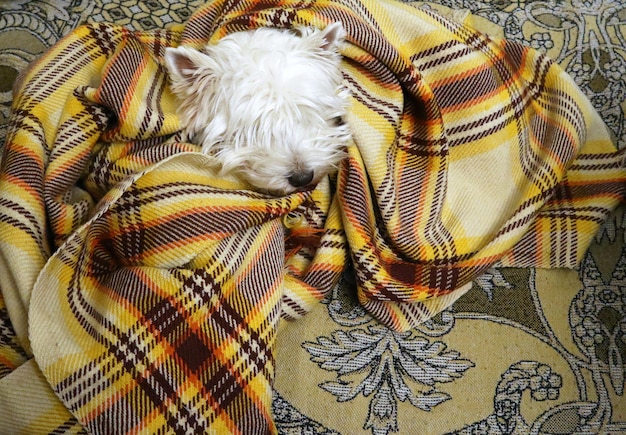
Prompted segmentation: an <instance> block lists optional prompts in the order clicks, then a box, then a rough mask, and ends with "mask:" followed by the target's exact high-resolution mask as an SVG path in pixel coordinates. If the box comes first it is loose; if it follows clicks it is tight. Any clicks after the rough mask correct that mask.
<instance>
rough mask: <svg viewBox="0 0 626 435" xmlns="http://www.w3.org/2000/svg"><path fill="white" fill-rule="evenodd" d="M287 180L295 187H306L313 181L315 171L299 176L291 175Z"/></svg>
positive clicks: (299, 173)
mask: <svg viewBox="0 0 626 435" xmlns="http://www.w3.org/2000/svg"><path fill="white" fill-rule="evenodd" d="M287 180H288V181H289V184H291V185H292V186H293V187H304V186H306V185H307V184H309V183H310V182H311V181H313V171H303V172H298V173H297V174H291V175H290V176H289V178H287Z"/></svg>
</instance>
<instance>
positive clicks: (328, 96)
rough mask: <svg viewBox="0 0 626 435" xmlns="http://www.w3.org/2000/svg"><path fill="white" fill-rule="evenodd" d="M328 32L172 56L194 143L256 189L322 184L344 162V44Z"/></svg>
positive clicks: (335, 31) (227, 40)
mask: <svg viewBox="0 0 626 435" xmlns="http://www.w3.org/2000/svg"><path fill="white" fill-rule="evenodd" d="M344 35H345V31H344V29H343V27H342V25H341V23H334V24H331V25H329V26H327V27H326V28H325V29H324V30H317V29H312V28H308V27H307V28H301V29H297V30H295V31H293V30H292V31H287V30H278V29H269V28H261V29H257V30H253V31H247V32H238V33H233V34H231V35H228V36H225V37H224V38H222V39H221V40H220V41H219V42H218V43H217V44H215V45H208V46H206V47H205V48H204V50H203V51H202V52H200V51H197V50H194V49H191V48H187V47H179V48H168V49H167V51H166V54H165V64H166V66H167V69H168V71H169V74H170V78H171V81H172V91H173V92H174V93H175V95H176V96H177V97H178V99H179V103H180V106H179V116H180V117H181V120H182V122H183V123H185V125H186V132H187V134H188V135H189V137H191V138H192V140H193V141H194V142H196V143H198V144H200V145H202V150H203V151H204V152H206V153H208V154H211V155H213V156H215V158H216V159H217V160H218V161H219V163H220V164H221V166H222V169H223V171H225V172H235V173H237V174H238V175H239V176H240V177H242V178H244V179H245V180H246V181H247V182H248V183H250V184H251V185H252V186H253V187H254V188H256V189H259V190H262V191H266V192H270V193H274V194H284V193H289V192H293V191H295V190H298V189H302V188H306V187H308V186H310V185H313V184H315V183H317V182H318V181H319V180H320V179H321V178H322V177H324V176H326V175H327V174H328V173H329V172H331V171H332V170H334V169H335V168H336V166H337V165H338V163H339V162H340V161H341V159H342V158H343V157H344V155H345V152H344V149H345V146H346V144H347V142H348V141H349V138H350V132H349V129H348V126H347V125H346V124H345V123H344V119H345V114H346V111H347V108H348V94H347V91H346V90H345V89H344V88H343V87H342V81H343V78H342V74H341V71H340V68H339V65H340V61H341V56H340V54H339V53H338V46H339V45H340V44H341V43H342V41H343V38H344Z"/></svg>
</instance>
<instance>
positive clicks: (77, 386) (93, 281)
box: [0, 0, 626, 434]
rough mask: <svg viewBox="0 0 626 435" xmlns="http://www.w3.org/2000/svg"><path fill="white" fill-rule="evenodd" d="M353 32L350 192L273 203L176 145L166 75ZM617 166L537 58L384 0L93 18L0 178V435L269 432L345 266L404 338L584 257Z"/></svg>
mask: <svg viewBox="0 0 626 435" xmlns="http://www.w3.org/2000/svg"><path fill="white" fill-rule="evenodd" d="M333 21H341V22H343V24H344V27H345V28H346V29H347V33H348V44H346V47H345V48H344V50H343V53H342V54H343V56H344V59H345V61H344V63H343V68H344V70H343V71H344V75H345V80H346V83H347V84H348V87H349V89H350V91H351V93H352V106H351V111H350V116H349V119H348V122H349V124H350V125H351V127H352V130H353V133H354V144H353V145H351V146H350V148H349V150H348V153H349V157H348V158H347V159H346V161H345V163H344V165H343V166H342V167H341V169H340V171H339V174H338V176H337V178H336V180H330V179H329V180H325V181H324V182H322V183H321V184H320V185H319V186H318V187H317V188H316V189H315V190H314V191H312V192H304V193H295V194H292V195H290V196H287V197H284V198H269V197H266V196H263V195H261V194H257V193H254V192H251V191H247V190H245V189H244V187H245V186H242V185H241V184H240V183H239V182H238V181H237V180H229V179H220V178H219V177H216V176H215V174H214V173H213V172H212V170H211V169H209V166H208V165H207V162H206V160H205V159H206V157H204V156H203V155H202V154H200V153H198V152H197V151H198V150H197V147H196V146H194V145H192V144H188V143H184V142H180V141H179V139H180V135H179V133H178V132H179V130H180V125H179V122H178V120H177V118H176V116H175V101H174V98H173V96H172V94H171V93H170V91H169V89H168V84H167V77H166V74H165V69H164V68H163V66H162V63H163V62H162V61H163V54H164V49H165V47H167V46H173V45H178V44H186V45H190V46H195V47H200V46H202V45H203V44H205V43H206V42H207V41H215V40H217V39H219V38H221V37H222V36H224V35H225V34H228V33H229V32H234V31H240V30H246V29H250V28H256V27H260V26H278V27H290V26H293V25H301V24H305V25H313V26H318V27H324V26H325V25H327V24H328V23H329V22H333ZM625 184H626V170H625V169H624V153H618V152H617V151H616V149H615V147H614V146H613V145H612V142H611V140H610V137H609V135H608V133H607V130H606V128H605V127H604V125H603V123H602V121H601V120H600V119H599V117H598V116H597V115H596V113H595V112H594V111H593V110H592V108H591V106H590V104H589V102H588V101H587V100H586V99H585V98H584V96H583V95H582V94H581V93H580V91H579V90H578V89H577V88H576V86H575V85H574V84H573V82H572V80H570V79H569V77H568V76H567V75H566V74H565V73H564V72H563V71H561V70H560V69H559V68H558V67H557V66H556V65H554V64H553V63H552V62H551V61H550V60H549V59H547V58H546V57H545V56H543V55H542V54H540V53H538V52H536V51H533V50H531V49H528V48H526V47H522V46H520V45H518V44H515V43H512V42H508V41H505V40H498V39H493V38H489V37H487V36H486V35H484V34H481V33H479V32H477V31H475V30H472V29H471V28H468V27H465V26H464V25H462V24H460V23H457V22H455V21H452V20H449V19H447V18H444V17H442V16H440V15H437V14H436V13H433V12H429V11H426V10H421V9H417V8H414V7H412V6H409V5H405V4H400V3H396V2H392V1H385V0H337V1H306V0H304V1H295V0H285V1H281V2H264V1H253V0H249V1H239V2H238V1H226V0H216V1H213V2H209V3H208V4H206V5H205V6H204V7H202V8H201V9H200V10H198V11H197V12H196V13H195V14H194V15H193V16H192V17H191V19H190V20H189V22H188V23H187V24H186V25H185V26H184V27H181V28H173V29H169V30H163V31H158V32H147V33H134V32H130V31H128V30H127V29H124V28H121V27H116V26H112V25H104V24H102V25H89V26H84V27H81V28H79V29H77V30H76V31H74V32H73V33H71V34H70V35H69V36H67V37H66V38H65V39H63V40H62V41H60V42H59V43H58V44H57V45H56V46H54V47H53V48H52V50H50V51H49V52H48V53H47V54H46V55H45V56H44V57H43V58H42V59H41V60H40V61H39V62H38V63H36V64H35V65H34V66H32V67H31V69H30V70H29V71H28V73H27V74H26V76H25V77H24V80H23V81H22V84H21V85H20V87H19V88H18V89H17V92H16V97H15V103H14V111H13V114H12V118H11V123H10V131H9V134H8V139H7V142H6V146H5V149H4V155H3V158H2V168H1V172H0V285H1V290H2V299H1V300H0V303H3V304H5V306H6V308H7V309H8V312H9V314H10V317H11V321H12V324H13V327H14V332H12V331H0V332H2V337H3V340H2V341H0V343H2V346H0V377H1V378H2V379H1V380H0V403H2V406H1V407H0V432H2V433H9V432H11V433H12V432H24V433H43V432H53V431H65V432H82V431H84V430H87V431H89V432H94V433H106V434H112V433H125V432H131V433H166V432H171V433H189V432H192V433H203V432H208V433H220V434H221V433H242V434H257V433H258V434H264V433H273V432H275V431H276V428H275V426H274V424H273V422H272V416H271V412H270V400H271V384H272V380H273V377H274V354H273V349H274V341H275V339H276V329H277V323H278V321H279V317H280V315H281V314H282V316H283V317H286V318H297V317H299V316H301V315H303V314H304V313H306V312H307V311H308V310H309V309H310V308H311V306H312V305H313V304H314V303H315V302H317V301H319V300H320V299H322V298H323V297H324V296H325V295H326V294H327V293H328V292H329V290H330V289H332V288H333V286H335V285H336V284H337V282H338V280H339V279H340V277H341V275H342V273H344V271H345V270H346V267H347V263H348V262H349V261H350V260H351V263H352V267H353V269H354V273H355V276H356V281H357V285H358V298H359V301H360V302H361V303H362V304H363V306H364V307H365V308H366V309H367V310H369V311H370V312H371V313H373V314H374V315H375V316H376V317H377V318H378V319H379V320H380V321H381V322H383V323H385V324H386V325H388V326H390V327H393V328H395V329H398V330H403V329H407V328H409V327H411V326H412V325H415V324H416V323H418V322H421V321H424V320H425V319H428V318H429V317H431V316H432V315H434V314H436V313H437V312H439V311H440V310H441V309H443V308H445V307H447V306H449V305H450V304H451V303H452V302H453V301H454V300H455V299H456V298H458V297H459V296H460V295H462V294H463V292H464V290H466V289H467V288H468V286H469V285H470V283H471V280H472V279H473V278H474V277H476V276H477V275H479V274H480V273H482V272H483V271H484V270H485V269H486V268H489V267H491V266H494V265H502V266H539V267H564V266H565V267H573V266H575V265H576V264H577V262H578V261H579V260H580V258H581V257H582V254H583V253H584V251H585V249H586V247H587V244H588V242H589V241H590V238H591V237H592V236H593V235H594V233H595V232H596V230H597V228H598V226H599V225H600V223H601V222H602V220H603V219H604V217H605V216H606V214H607V213H608V212H609V211H610V210H611V209H612V208H613V207H614V206H615V205H616V204H617V203H618V202H619V201H620V200H623V198H624V194H625Z"/></svg>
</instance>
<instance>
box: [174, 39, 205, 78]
mask: <svg viewBox="0 0 626 435" xmlns="http://www.w3.org/2000/svg"><path fill="white" fill-rule="evenodd" d="M207 57H208V56H207V55H205V54H203V53H200V52H199V51H198V50H194V49H193V48H187V47H178V48H171V47H168V48H166V49H165V57H164V59H165V66H166V67H167V69H168V71H169V73H170V75H171V76H172V77H173V78H176V79H179V80H180V79H182V80H190V79H192V78H193V77H194V76H195V75H196V74H197V71H198V69H200V68H201V67H202V66H204V65H205V64H206V58H207Z"/></svg>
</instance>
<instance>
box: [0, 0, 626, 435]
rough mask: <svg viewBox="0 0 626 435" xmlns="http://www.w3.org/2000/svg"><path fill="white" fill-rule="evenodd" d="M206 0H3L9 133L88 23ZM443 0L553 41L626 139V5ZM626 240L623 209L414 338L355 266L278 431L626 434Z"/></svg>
mask: <svg viewBox="0 0 626 435" xmlns="http://www.w3.org/2000/svg"><path fill="white" fill-rule="evenodd" d="M201 3H203V2H202V1H200V0H194V1H175V0H147V1H130V0H119V1H110V2H109V1H104V0H98V1H95V2H89V1H85V0H55V1H52V0H41V1H27V0H11V1H4V2H0V41H1V42H2V43H1V44H0V143H2V142H3V141H4V136H5V130H4V129H5V126H6V120H7V118H8V115H9V110H10V104H11V86H12V83H13V82H14V80H15V79H16V78H17V76H18V73H19V71H21V70H23V69H24V68H25V67H26V65H27V64H28V63H29V62H30V61H32V60H33V59H35V58H36V57H37V56H38V55H39V54H40V53H41V52H43V51H44V50H45V49H46V48H47V47H49V46H51V45H52V44H54V43H55V42H56V41H57V40H58V39H59V38H61V37H62V36H63V35H65V34H67V33H68V32H69V31H70V30H72V29H73V28H75V27H76V26H77V25H78V24H80V23H82V22H85V21H110V22H116V23H118V24H122V25H125V26H128V27H129V28H132V29H151V28H157V27H164V26H169V25H172V24H174V23H182V22H184V21H185V20H186V19H187V18H188V17H189V15H190V13H191V11H193V9H194V8H195V7H197V6H198V5H199V4H201ZM437 3H439V4H441V5H443V6H447V7H451V8H454V9H468V10H470V11H471V12H472V13H473V14H475V15H476V16H478V17H481V18H483V19H485V20H488V21H490V22H492V23H494V24H496V25H497V26H499V27H501V28H502V29H503V31H504V35H505V36H506V37H507V38H509V39H511V40H514V41H519V42H522V43H525V44H528V45H530V46H531V47H533V48H536V49H538V50H541V51H544V52H546V53H547V54H548V55H549V56H550V57H552V58H553V59H555V60H556V61H557V62H558V63H559V64H560V65H562V66H563V67H564V68H565V69H566V71H568V72H569V73H570V74H571V75H572V77H574V80H575V81H576V83H577V84H578V85H579V86H580V87H581V89H582V90H583V91H584V92H585V93H586V94H587V95H588V96H589V98H590V100H591V101H592V103H593V104H594V106H595V108H596V109H597V110H598V111H599V112H600V114H601V115H602V117H603V119H604V120H605V122H606V123H607V125H608V127H609V128H610V129H611V131H612V132H613V134H614V136H615V140H616V143H617V144H618V146H619V147H620V148H625V147H626V119H625V114H626V103H625V101H626V4H624V3H623V2H621V1H619V0H553V1H532V0H518V1H504V0H497V1H491V0H485V1H481V0H440V1H438V2H437ZM9 41H19V43H18V44H16V43H9ZM625 242H626V213H624V211H623V207H622V209H621V210H619V211H618V212H617V213H616V214H615V215H614V216H612V217H611V218H610V219H609V220H608V221H607V222H606V224H605V226H604V227H603V229H602V230H601V232H600V233H599V234H598V236H597V238H596V243H595V244H594V245H593V246H592V247H591V249H590V250H589V253H588V254H587V256H586V258H585V260H584V262H583V263H582V265H581V267H580V270H579V271H578V272H566V271H551V272H546V271H542V270H534V269H500V270H490V271H488V273H486V274H485V275H483V276H482V277H481V278H479V279H477V280H476V281H475V283H474V288H473V289H472V290H471V291H470V292H469V293H468V294H467V295H466V296H465V297H463V298H462V299H461V300H459V301H458V302H457V303H456V304H455V305H454V306H452V307H451V308H449V309H448V310H446V311H444V312H442V313H440V314H439V315H438V316H436V317H435V318H433V319H431V320H430V321H428V322H426V323H425V324H423V325H421V326H420V327H418V328H415V329H414V330H412V331H410V332H408V333H405V334H400V333H396V332H393V331H391V330H389V329H387V328H385V327H383V326H381V325H379V324H378V323H377V322H376V321H375V320H374V319H372V318H371V317H370V316H369V315H367V314H366V312H365V311H364V309H363V308H362V307H361V306H360V305H359V304H358V303H357V302H356V300H354V296H353V294H354V292H353V289H352V286H353V285H354V283H353V282H351V278H350V275H349V274H348V275H346V278H345V279H344V281H343V284H342V285H341V286H340V287H338V288H337V289H336V290H335V292H334V293H333V295H332V297H331V298H329V299H328V300H326V301H325V303H324V305H323V306H320V307H319V309H317V310H316V311H314V312H312V313H311V314H309V315H308V316H307V317H305V318H304V319H301V320H299V321H297V322H294V323H293V324H290V325H289V327H288V328H283V329H282V330H281V334H282V335H279V356H278V361H277V366H278V367H277V370H278V374H277V384H276V394H275V397H274V403H273V413H274V418H275V420H276V424H277V426H278V429H279V433H281V434H304V433H307V434H309V433H310V434H329V435H330V434H333V435H335V434H342V433H343V434H348V433H350V434H353V433H363V434H369V433H371V434H390V433H401V434H404V433H426V434H428V433H432V434H441V433H462V434H470V433H472V434H476V433H478V434H483V433H485V434H486V433H493V434H514V433H537V434H539V433H546V434H570V433H583V434H584V433H626V399H625V397H624V384H625V383H626V381H625V378H626V368H625V361H626V247H625ZM0 318H2V316H0ZM3 327H4V326H3V325H2V322H0V329H2V328H3ZM281 373H282V374H281ZM444 419H445V421H444ZM446 421H450V423H446Z"/></svg>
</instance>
